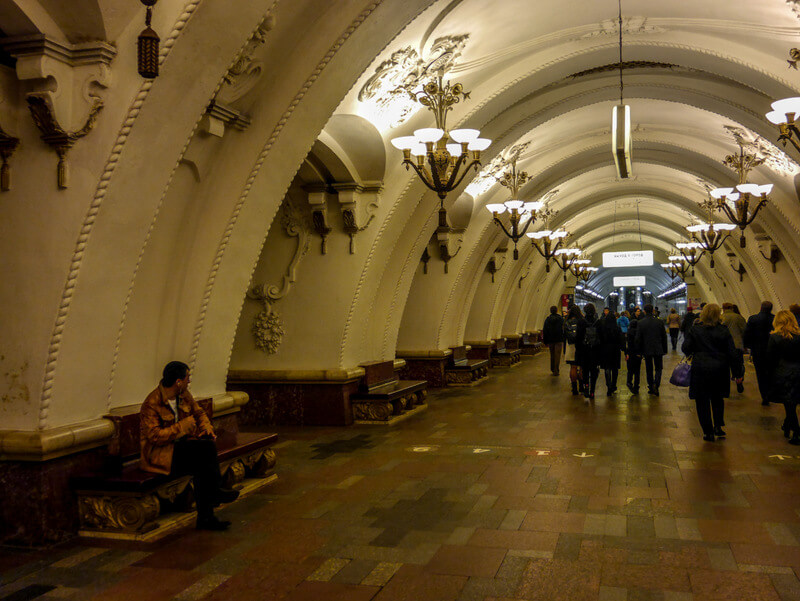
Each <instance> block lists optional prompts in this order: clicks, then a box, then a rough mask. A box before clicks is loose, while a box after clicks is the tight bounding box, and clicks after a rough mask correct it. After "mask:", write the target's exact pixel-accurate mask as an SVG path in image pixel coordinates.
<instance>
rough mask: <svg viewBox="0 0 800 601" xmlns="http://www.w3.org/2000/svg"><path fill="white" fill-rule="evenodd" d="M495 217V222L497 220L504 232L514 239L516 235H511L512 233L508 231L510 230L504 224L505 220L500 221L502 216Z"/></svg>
mask: <svg viewBox="0 0 800 601" xmlns="http://www.w3.org/2000/svg"><path fill="white" fill-rule="evenodd" d="M493 219H494V222H495V223H496V224H497V225H499V226H500V229H501V230H503V233H504V234H505V235H506V236H508V237H509V238H511V239H512V240H513V239H514V236H512V235H511V234H510V233H509V232H508V230H507V229H506V226H504V225H503V222H502V221H500V218H499V217H494V218H493Z"/></svg>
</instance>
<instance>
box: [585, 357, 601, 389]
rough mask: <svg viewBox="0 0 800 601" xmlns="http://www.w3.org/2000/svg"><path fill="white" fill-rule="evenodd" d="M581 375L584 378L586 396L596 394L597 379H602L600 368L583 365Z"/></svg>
mask: <svg viewBox="0 0 800 601" xmlns="http://www.w3.org/2000/svg"><path fill="white" fill-rule="evenodd" d="M581 374H582V378H583V394H584V396H589V395H592V394H594V387H595V385H596V384H597V378H599V377H600V366H599V365H593V364H588V363H587V364H584V365H581Z"/></svg>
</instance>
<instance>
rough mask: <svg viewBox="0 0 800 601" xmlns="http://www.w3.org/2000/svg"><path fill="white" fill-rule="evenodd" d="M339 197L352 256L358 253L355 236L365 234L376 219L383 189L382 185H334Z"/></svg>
mask: <svg viewBox="0 0 800 601" xmlns="http://www.w3.org/2000/svg"><path fill="white" fill-rule="evenodd" d="M333 189H334V190H336V192H337V193H338V195H339V205H340V208H341V210H342V220H343V221H344V231H345V233H346V234H348V235H349V236H350V254H351V255H352V254H354V253H355V252H356V248H355V235H356V234H357V233H359V232H363V231H364V230H365V229H367V228H368V227H369V224H370V223H372V220H373V219H374V218H375V211H376V210H377V208H378V197H379V195H380V191H381V189H382V185H381V184H380V183H373V184H365V185H363V186H362V185H360V184H356V183H354V182H348V183H341V184H333Z"/></svg>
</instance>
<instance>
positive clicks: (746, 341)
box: [542, 301, 800, 445]
mask: <svg viewBox="0 0 800 601" xmlns="http://www.w3.org/2000/svg"><path fill="white" fill-rule="evenodd" d="M772 308H773V306H772V303H771V302H769V301H764V302H763V303H762V304H761V309H760V311H759V312H758V313H756V314H755V315H753V316H751V317H750V318H749V319H748V320H745V318H744V317H743V316H742V315H741V313H740V311H739V308H738V307H737V306H736V305H735V304H733V303H723V304H722V306H719V305H717V304H715V303H708V304H706V303H702V304H701V305H700V313H699V314H697V313H695V312H694V311H693V309H692V308H691V307H689V309H688V311H687V312H686V313H685V314H684V315H683V316H681V315H680V314H678V312H677V311H676V310H675V309H674V308H673V309H670V311H669V313H668V314H667V315H666V317H665V318H664V319H662V318H661V316H660V315H659V311H658V309H655V308H654V307H653V305H650V304H647V305H644V307H641V308H640V307H631V309H630V311H623V312H622V313H614V312H613V311H611V309H610V308H608V307H606V308H605V309H603V311H602V314H598V313H597V309H596V308H595V306H594V304H592V303H587V304H586V305H584V307H583V309H581V308H580V307H579V306H577V305H572V306H571V307H570V308H569V309H568V311H567V313H566V315H563V316H562V315H561V314H559V311H558V308H557V307H555V306H553V307H550V315H549V316H548V317H547V318H546V319H545V322H544V325H543V327H542V341H543V342H544V344H545V345H546V346H547V347H548V348H549V350H550V371H551V372H552V374H553V375H555V376H557V375H559V373H560V369H559V368H560V364H561V361H562V352H563V358H564V361H565V362H566V363H567V365H569V366H570V370H569V379H570V383H571V387H572V394H573V395H575V396H581V395H582V396H583V398H584V402H585V403H586V404H589V403H591V402H593V401H594V398H595V390H596V386H597V380H598V379H599V375H600V370H603V374H604V376H605V384H606V395H607V396H609V397H612V396H613V395H614V394H615V393H616V392H617V380H618V375H619V370H620V368H621V364H622V357H623V356H624V358H625V362H626V368H627V378H626V385H627V387H628V389H629V390H630V392H631V393H632V394H634V395H638V394H639V386H640V380H641V367H642V363H644V365H645V377H646V382H647V394H648V395H650V396H653V397H658V396H659V389H660V387H661V379H662V372H663V358H664V355H666V354H667V353H668V347H669V346H670V345H671V347H672V351H673V352H677V349H678V340H679V338H680V337H681V336H682V340H683V341H682V344H681V346H680V350H681V352H682V353H683V354H684V355H685V356H686V357H689V358H690V359H691V375H690V379H689V398H690V399H693V400H694V401H695V405H696V409H697V418H698V421H699V422H700V427H701V428H702V431H703V439H704V440H706V441H709V442H713V441H714V440H716V439H717V438H725V437H726V433H725V430H723V426H724V425H725V404H724V399H726V398H728V397H729V396H730V394H731V382H735V384H736V388H737V391H738V392H740V393H741V392H743V391H744V384H743V381H744V374H745V362H744V356H745V349H747V350H749V353H750V358H751V360H752V363H753V367H754V369H755V374H756V382H757V385H758V391H759V395H760V399H761V404H762V405H769V404H770V403H781V404H783V406H784V408H785V411H786V417H785V419H784V422H783V426H782V430H783V433H784V436H786V438H788V439H789V442H790V443H791V444H794V445H800V422H798V418H797V403H798V400H800V326H798V318H799V317H800V305H791V306H790V307H789V309H788V310H783V311H779V312H778V313H777V314H776V315H774V314H773V313H772ZM667 332H669V335H667ZM668 340H669V343H668Z"/></svg>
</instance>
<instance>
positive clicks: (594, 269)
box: [586, 267, 600, 273]
mask: <svg viewBox="0 0 800 601" xmlns="http://www.w3.org/2000/svg"><path fill="white" fill-rule="evenodd" d="M598 269H600V268H599V267H587V268H586V271H589V272H591V273H594V272H595V271H597V270H598Z"/></svg>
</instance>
